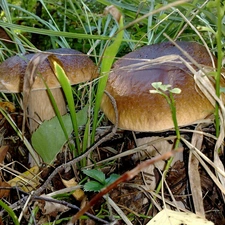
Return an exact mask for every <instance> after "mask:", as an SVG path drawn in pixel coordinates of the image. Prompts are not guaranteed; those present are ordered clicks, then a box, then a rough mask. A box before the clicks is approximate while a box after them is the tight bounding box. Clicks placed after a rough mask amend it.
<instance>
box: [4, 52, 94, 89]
mask: <svg viewBox="0 0 225 225" xmlns="http://www.w3.org/2000/svg"><path fill="white" fill-rule="evenodd" d="M44 53H51V54H54V55H55V56H56V57H57V58H58V59H59V60H60V61H61V63H62V65H63V68H64V70H65V72H66V74H67V76H68V78H69V80H70V83H71V85H73V84H78V83H81V82H85V81H89V80H92V79H93V78H95V77H97V68H96V66H95V65H94V63H93V62H92V60H91V59H89V58H88V56H86V55H85V54H83V53H81V52H79V51H77V50H73V49H66V48H60V49H53V50H48V51H46V52H44ZM33 56H34V54H26V55H23V56H13V57H10V58H8V59H7V60H5V61H4V62H2V63H1V64H0V91H2V92H6V93H18V92H22V90H23V79H24V74H25V71H26V68H27V64H28V62H29V61H30V59H31V58H32V57H33ZM38 72H39V73H40V74H41V75H42V77H43V79H44V80H45V81H46V83H47V85H48V87H49V88H50V89H52V88H58V87H60V84H59V82H58V80H57V78H56V76H55V74H54V73H53V71H52V69H51V67H50V64H49V62H48V60H47V59H46V60H44V62H43V63H42V64H40V65H38ZM41 89H46V88H45V85H44V83H43V81H42V79H41V78H40V77H39V76H38V75H37V76H36V78H35V82H34V84H33V86H32V90H41Z"/></svg>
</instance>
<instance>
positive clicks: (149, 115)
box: [101, 41, 224, 132]
mask: <svg viewBox="0 0 225 225" xmlns="http://www.w3.org/2000/svg"><path fill="white" fill-rule="evenodd" d="M176 43H177V44H178V45H179V46H180V47H181V48H182V49H183V50H184V51H185V52H187V53H188V54H189V55H190V56H191V57H192V58H193V59H194V60H195V61H196V62H197V63H198V64H199V65H201V66H209V67H212V60H211V58H210V56H209V53H208V52H207V50H206V48H205V47H204V46H202V45H200V44H198V43H194V42H182V41H181V42H176ZM170 55H178V56H181V57H182V58H183V59H185V60H186V61H188V62H190V60H188V59H187V57H185V56H184V54H183V53H182V52H181V51H180V50H179V49H178V48H177V47H176V46H175V45H174V44H172V43H170V42H165V43H160V44H154V45H150V46H144V47H141V48H140V49H138V50H136V51H134V52H131V53H129V54H127V55H125V56H124V57H122V58H120V59H119V60H118V61H117V62H115V64H114V67H113V69H112V72H111V73H110V74H109V78H108V82H107V85H106V91H108V92H109V94H110V95H111V96H112V97H113V98H114V99H115V101H116V103H117V110H118V115H119V121H118V127H119V128H121V129H125V130H133V131H140V132H150V131H152V132H158V131H164V130H167V129H171V128H173V127H174V125H173V121H172V116H171V111H170V107H169V105H168V103H167V101H166V99H165V97H163V96H162V95H160V94H153V93H150V92H149V90H153V87H152V83H153V82H162V84H164V85H167V84H170V85H171V87H172V88H179V89H181V93H180V94H174V99H175V104H176V115H177V121H178V125H179V126H186V125H190V124H193V123H195V122H197V121H199V120H202V119H204V118H206V117H207V116H209V115H211V114H212V113H213V112H214V106H213V105H212V104H211V103H210V101H209V100H208V99H207V97H206V96H205V95H204V94H203V93H202V92H201V90H200V89H199V88H198V87H197V85H196V83H195V81H194V76H193V74H192V73H191V72H190V70H189V69H188V68H187V66H186V65H185V64H184V63H182V61H180V63H179V64H178V63H177V62H179V59H178V60H176V61H175V62H169V63H168V62H164V63H158V64H157V63H156V64H151V65H149V66H148V64H147V62H146V63H145V67H141V66H140V63H143V62H144V61H143V60H147V59H157V58H159V57H162V56H170ZM213 60H214V61H215V63H216V59H215V58H214V59H213ZM138 63H139V64H138ZM191 65H192V66H193V67H194V68H195V69H196V70H197V71H198V68H197V67H196V66H195V65H193V64H191ZM223 83H224V82H223ZM101 108H102V110H103V112H104V113H105V115H106V117H107V118H108V119H109V120H110V121H111V122H112V123H115V112H114V109H113V106H112V103H111V101H110V99H109V98H108V96H106V94H104V96H103V99H102V103H101Z"/></svg>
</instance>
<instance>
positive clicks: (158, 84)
mask: <svg viewBox="0 0 225 225" xmlns="http://www.w3.org/2000/svg"><path fill="white" fill-rule="evenodd" d="M161 85H162V82H153V83H152V87H154V88H155V89H159V88H160V87H161Z"/></svg>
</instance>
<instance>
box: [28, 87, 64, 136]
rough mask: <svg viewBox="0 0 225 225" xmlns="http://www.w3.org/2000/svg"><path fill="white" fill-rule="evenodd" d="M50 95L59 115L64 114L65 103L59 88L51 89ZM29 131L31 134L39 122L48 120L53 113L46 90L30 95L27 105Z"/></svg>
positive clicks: (33, 92)
mask: <svg viewBox="0 0 225 225" xmlns="http://www.w3.org/2000/svg"><path fill="white" fill-rule="evenodd" d="M51 93H52V95H53V97H54V99H55V101H56V104H57V107H58V109H59V112H60V114H61V115H64V114H66V112H67V110H66V103H65V98H64V95H63V92H62V90H61V88H56V89H52V90H51ZM28 116H29V118H30V119H29V124H30V131H31V133H33V132H34V131H35V130H36V129H37V128H38V126H39V125H40V123H41V122H43V121H45V120H50V119H51V118H53V117H54V116H55V111H54V108H53V106H52V103H51V101H50V98H49V96H48V93H47V90H36V91H32V92H31V93H30V97H29V104H28Z"/></svg>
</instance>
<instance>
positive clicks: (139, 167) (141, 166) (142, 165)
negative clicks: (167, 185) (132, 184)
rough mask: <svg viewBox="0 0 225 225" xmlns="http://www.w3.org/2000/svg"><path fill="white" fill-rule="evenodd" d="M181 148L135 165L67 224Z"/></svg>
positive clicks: (72, 222) (96, 196)
mask: <svg viewBox="0 0 225 225" xmlns="http://www.w3.org/2000/svg"><path fill="white" fill-rule="evenodd" d="M182 150H183V148H179V149H176V150H173V151H169V152H166V153H164V154H162V155H160V156H156V157H154V158H152V159H149V160H146V161H144V162H142V163H140V164H139V165H137V166H136V167H135V168H134V169H132V170H130V171H127V172H126V173H124V174H123V175H122V176H120V177H119V178H118V179H117V180H116V181H114V182H113V183H112V184H110V185H109V186H107V187H105V188H103V189H102V190H101V191H100V192H99V193H98V194H97V195H95V196H94V198H92V199H91V201H90V202H89V203H88V204H87V205H86V206H85V207H84V208H83V209H81V210H80V211H79V212H78V213H77V214H76V215H75V216H74V217H73V218H72V219H71V221H70V223H69V224H74V223H75V222H76V220H78V219H79V218H80V216H82V215H83V214H84V213H86V212H87V211H88V210H89V209H90V208H91V207H92V206H94V205H95V204H96V202H97V201H98V200H99V199H100V198H102V197H103V196H104V195H105V194H107V193H108V192H109V191H111V190H112V189H113V188H115V187H116V186H118V185H119V184H120V183H122V182H125V181H128V180H130V179H132V178H133V177H134V176H136V175H137V174H138V173H139V172H140V171H141V170H143V169H144V168H146V167H148V166H149V165H151V164H154V163H156V162H158V161H160V160H165V159H168V158H170V157H171V156H173V155H174V154H175V153H177V152H179V151H182Z"/></svg>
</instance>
